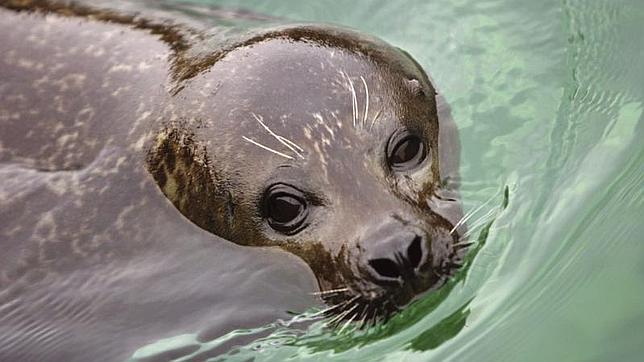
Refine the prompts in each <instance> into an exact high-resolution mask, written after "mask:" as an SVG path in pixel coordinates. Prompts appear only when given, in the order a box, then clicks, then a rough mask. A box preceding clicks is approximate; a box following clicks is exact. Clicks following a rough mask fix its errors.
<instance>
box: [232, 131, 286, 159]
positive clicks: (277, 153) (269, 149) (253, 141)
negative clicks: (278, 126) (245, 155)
mask: <svg viewBox="0 0 644 362" xmlns="http://www.w3.org/2000/svg"><path fill="white" fill-rule="evenodd" d="M242 138H243V139H244V140H245V141H247V142H250V143H252V144H254V145H255V146H258V147H261V148H263V149H265V150H266V151H270V152H273V153H274V154H276V155H280V156H282V157H284V158H288V159H289V160H292V159H293V157H291V156H289V155H286V154H283V153H282V152H279V151H275V150H274V149H272V148H270V147H268V146H264V145H263V144H261V143H259V142H257V141H255V140H252V139H250V138H248V137H246V136H242Z"/></svg>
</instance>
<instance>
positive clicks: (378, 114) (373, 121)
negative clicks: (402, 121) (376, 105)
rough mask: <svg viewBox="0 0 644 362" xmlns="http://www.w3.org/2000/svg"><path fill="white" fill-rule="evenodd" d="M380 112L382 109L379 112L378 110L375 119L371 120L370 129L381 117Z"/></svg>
mask: <svg viewBox="0 0 644 362" xmlns="http://www.w3.org/2000/svg"><path fill="white" fill-rule="evenodd" d="M380 113H382V109H379V110H378V112H376V115H375V116H374V117H373V120H372V121H371V126H369V131H371V129H372V128H373V125H374V124H375V123H376V121H377V120H378V118H379V117H380Z"/></svg>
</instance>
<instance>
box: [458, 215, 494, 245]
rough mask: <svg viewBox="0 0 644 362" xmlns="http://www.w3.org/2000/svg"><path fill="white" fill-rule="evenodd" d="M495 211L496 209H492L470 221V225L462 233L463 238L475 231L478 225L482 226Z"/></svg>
mask: <svg viewBox="0 0 644 362" xmlns="http://www.w3.org/2000/svg"><path fill="white" fill-rule="evenodd" d="M496 212H498V210H496V209H492V210H490V211H488V212H487V213H485V215H483V216H481V217H480V218H478V219H476V221H474V222H472V225H471V226H470V228H469V230H468V231H467V232H466V233H465V234H463V238H467V237H468V236H471V235H472V234H473V233H474V232H475V231H477V229H478V228H479V227H481V226H483V225H484V224H486V223H487V222H488V221H490V219H491V218H492V216H493V215H494V214H495V213H496Z"/></svg>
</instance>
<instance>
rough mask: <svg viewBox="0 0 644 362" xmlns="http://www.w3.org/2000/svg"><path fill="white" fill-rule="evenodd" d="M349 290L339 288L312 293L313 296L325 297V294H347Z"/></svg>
mask: <svg viewBox="0 0 644 362" xmlns="http://www.w3.org/2000/svg"><path fill="white" fill-rule="evenodd" d="M348 290H349V288H338V289H329V290H322V291H319V292H312V293H311V294H312V295H324V294H331V293H341V292H346V291H348Z"/></svg>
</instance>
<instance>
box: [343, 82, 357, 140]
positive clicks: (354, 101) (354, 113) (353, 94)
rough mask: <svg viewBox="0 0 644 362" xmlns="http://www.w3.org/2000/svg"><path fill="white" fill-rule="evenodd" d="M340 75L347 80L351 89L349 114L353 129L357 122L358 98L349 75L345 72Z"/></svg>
mask: <svg viewBox="0 0 644 362" xmlns="http://www.w3.org/2000/svg"><path fill="white" fill-rule="evenodd" d="M341 73H342V75H343V76H344V77H345V78H346V79H347V81H348V82H349V87H350V88H351V89H350V90H351V111H352V112H351V114H352V119H353V128H355V127H356V121H357V120H358V96H357V95H356V88H355V87H354V86H353V81H352V80H351V77H349V74H347V73H346V72H341Z"/></svg>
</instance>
